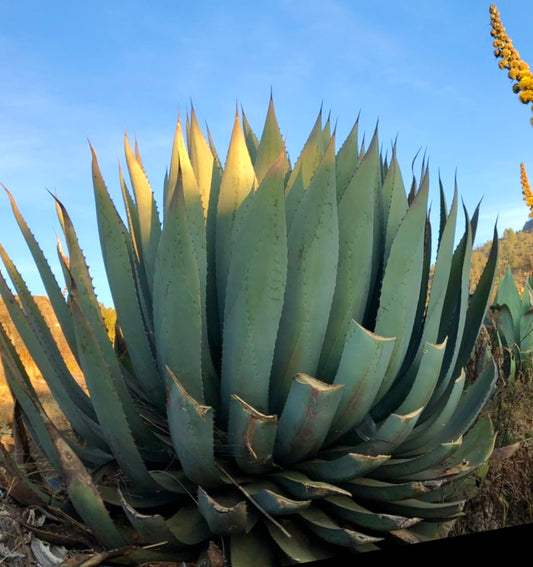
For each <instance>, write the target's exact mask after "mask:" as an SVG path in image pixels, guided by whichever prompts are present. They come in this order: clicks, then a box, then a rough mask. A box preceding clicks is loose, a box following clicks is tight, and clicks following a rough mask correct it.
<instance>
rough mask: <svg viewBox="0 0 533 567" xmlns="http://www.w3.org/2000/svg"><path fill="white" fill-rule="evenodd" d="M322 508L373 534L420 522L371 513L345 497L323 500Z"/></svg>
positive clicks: (415, 519)
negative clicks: (373, 532)
mask: <svg viewBox="0 0 533 567" xmlns="http://www.w3.org/2000/svg"><path fill="white" fill-rule="evenodd" d="M324 508H325V509H326V510H327V511H328V512H330V513H331V515H333V516H335V517H338V518H341V519H343V520H345V521H348V522H351V523H353V524H354V525H356V526H359V527H360V528H363V529H369V530H372V531H375V532H390V531H394V530H398V529H405V528H408V527H410V526H413V525H414V524H417V523H418V522H420V518H407V517H405V516H394V515H391V514H380V513H376V512H372V511H370V510H367V509H366V508H363V506H361V505H359V504H358V503H357V502H354V501H353V500H352V499H351V498H347V497H346V496H329V497H327V498H325V499H324Z"/></svg>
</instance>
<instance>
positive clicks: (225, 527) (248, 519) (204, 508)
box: [198, 487, 257, 536]
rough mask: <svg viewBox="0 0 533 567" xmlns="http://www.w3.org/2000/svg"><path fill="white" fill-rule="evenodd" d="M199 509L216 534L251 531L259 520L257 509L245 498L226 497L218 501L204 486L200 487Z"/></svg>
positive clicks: (226, 534) (227, 534)
mask: <svg viewBox="0 0 533 567" xmlns="http://www.w3.org/2000/svg"><path fill="white" fill-rule="evenodd" d="M198 510H199V511H200V513H201V514H202V516H203V517H204V518H205V521H206V522H207V525H208V526H209V529H210V530H211V532H212V533H213V534H215V535H223V536H229V535H232V534H239V533H245V532H249V531H250V530H251V529H252V527H253V526H254V524H255V522H256V521H257V514H256V513H255V512H256V511H255V509H254V508H249V507H248V505H247V503H246V502H245V501H244V500H240V499H239V498H230V497H226V498H224V500H223V501H222V500H220V499H219V500H218V501H217V500H216V499H214V498H212V497H211V496H209V494H207V492H206V491H205V490H204V489H203V488H202V487H198Z"/></svg>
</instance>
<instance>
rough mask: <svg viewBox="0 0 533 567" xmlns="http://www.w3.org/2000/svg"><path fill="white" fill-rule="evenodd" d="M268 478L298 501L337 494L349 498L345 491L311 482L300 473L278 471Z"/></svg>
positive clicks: (314, 481) (315, 481) (337, 487)
mask: <svg viewBox="0 0 533 567" xmlns="http://www.w3.org/2000/svg"><path fill="white" fill-rule="evenodd" d="M270 478H271V479H272V480H274V482H276V483H277V484H279V485H280V486H282V487H283V488H284V489H285V490H287V492H289V493H290V494H292V495H293V496H294V497H295V498H298V499H299V500H307V499H311V500H316V499H322V498H326V497H328V496H334V495H338V494H342V495H344V496H350V493H349V492H348V491H347V490H345V489H343V488H340V487H339V486H335V485H334V484H330V483H328V482H322V481H317V480H311V479H310V478H309V477H308V476H306V475H305V474H303V473H302V472H300V471H295V470H286V471H280V472H277V473H274V474H272V475H270Z"/></svg>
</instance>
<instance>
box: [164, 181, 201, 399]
mask: <svg viewBox="0 0 533 567" xmlns="http://www.w3.org/2000/svg"><path fill="white" fill-rule="evenodd" d="M153 288H154V302H153V309H154V329H155V344H156V347H157V356H158V359H159V367H160V371H161V372H162V373H165V372H166V367H168V368H169V369H170V370H171V371H172V373H173V374H174V375H176V377H178V379H179V381H180V382H181V383H182V384H183V386H184V388H185V389H186V390H187V392H188V393H189V395H190V396H192V397H193V398H194V399H195V400H197V401H198V402H199V403H203V402H204V400H205V397H204V396H205V395H206V393H205V392H204V385H203V381H202V370H203V369H202V305H201V296H202V293H201V289H200V277H199V273H198V264H197V259H196V254H195V250H194V246H193V243H192V240H191V236H190V232H189V228H188V220H187V215H186V205H185V199H184V196H183V192H182V191H181V190H179V188H178V190H176V192H175V193H174V194H173V196H172V201H171V203H170V205H169V210H168V215H167V218H166V219H165V224H164V227H163V231H162V233H161V238H160V240H159V247H158V251H157V257H156V261H155V266H154V283H153ZM163 375H165V374H163Z"/></svg>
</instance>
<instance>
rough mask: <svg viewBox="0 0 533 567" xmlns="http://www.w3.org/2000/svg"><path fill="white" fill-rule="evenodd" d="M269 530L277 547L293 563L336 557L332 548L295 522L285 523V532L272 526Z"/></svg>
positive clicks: (285, 521)
mask: <svg viewBox="0 0 533 567" xmlns="http://www.w3.org/2000/svg"><path fill="white" fill-rule="evenodd" d="M267 528H268V531H269V533H270V536H271V538H272V539H273V540H274V542H275V543H276V545H277V546H278V547H279V548H280V549H281V550H282V551H283V553H284V554H285V555H286V556H287V557H288V558H289V560H290V561H292V562H293V563H307V562H312V561H320V560H322V559H330V558H331V557H333V556H334V555H336V554H335V551H334V550H333V549H332V548H331V547H330V546H328V545H327V544H326V543H325V542H323V541H320V540H319V539H318V538H316V537H313V536H312V535H311V534H309V533H307V532H305V531H304V530H302V529H301V528H300V527H299V525H298V523H296V522H295V521H293V520H290V519H287V520H284V521H283V528H284V530H281V529H280V528H278V527H277V526H274V525H271V524H267Z"/></svg>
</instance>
